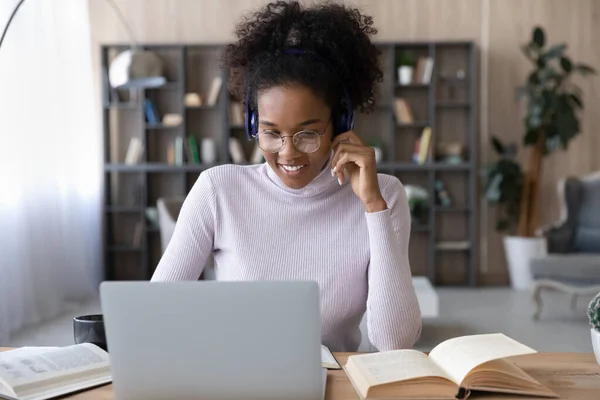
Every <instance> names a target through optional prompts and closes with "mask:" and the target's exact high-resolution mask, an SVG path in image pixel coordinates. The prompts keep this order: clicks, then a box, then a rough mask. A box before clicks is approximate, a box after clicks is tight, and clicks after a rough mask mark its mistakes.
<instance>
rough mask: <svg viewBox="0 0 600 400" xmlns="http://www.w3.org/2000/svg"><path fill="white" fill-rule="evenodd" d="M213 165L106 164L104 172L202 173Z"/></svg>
mask: <svg viewBox="0 0 600 400" xmlns="http://www.w3.org/2000/svg"><path fill="white" fill-rule="evenodd" d="M214 165H215V164H184V165H171V164H166V163H146V164H135V165H129V164H107V165H106V166H105V168H104V169H105V171H111V172H202V171H204V170H205V169H208V168H210V167H212V166H214Z"/></svg>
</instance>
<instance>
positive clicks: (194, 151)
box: [186, 135, 200, 164]
mask: <svg viewBox="0 0 600 400" xmlns="http://www.w3.org/2000/svg"><path fill="white" fill-rule="evenodd" d="M186 148H187V152H186V153H187V158H188V162H191V163H193V164H200V153H199V149H198V142H197V141H196V137H195V136H192V135H189V136H188V137H187V146H186Z"/></svg>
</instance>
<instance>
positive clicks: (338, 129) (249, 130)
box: [245, 47, 354, 140]
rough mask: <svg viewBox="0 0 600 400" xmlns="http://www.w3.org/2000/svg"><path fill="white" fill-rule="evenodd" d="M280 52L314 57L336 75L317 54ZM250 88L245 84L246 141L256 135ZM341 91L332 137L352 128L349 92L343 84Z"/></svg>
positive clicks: (284, 50) (287, 50) (256, 112)
mask: <svg viewBox="0 0 600 400" xmlns="http://www.w3.org/2000/svg"><path fill="white" fill-rule="evenodd" d="M282 52H283V54H299V55H305V54H308V55H311V56H313V57H315V58H316V59H318V60H319V61H321V62H322V63H323V64H325V65H327V66H328V67H329V68H330V69H331V70H332V72H334V73H337V72H336V70H335V68H333V65H331V63H330V62H329V61H328V60H327V59H325V58H324V57H322V56H320V55H319V54H317V53H315V52H313V51H310V50H304V49H299V48H295V47H290V48H285V49H283V50H282ZM259 68H260V66H259ZM257 70H258V69H257ZM251 87H252V83H249V84H247V87H246V104H245V128H246V135H247V136H248V140H252V139H253V138H255V137H256V136H257V135H258V107H257V108H256V109H253V108H251V107H250V99H251V96H250V92H251ZM342 89H343V92H344V102H345V104H344V107H343V109H342V110H341V112H340V115H339V116H336V118H338V119H337V121H334V135H337V134H339V133H343V132H347V131H349V130H352V129H353V128H354V112H353V107H352V99H351V97H350V91H349V90H348V88H347V87H346V85H344V84H343V83H342Z"/></svg>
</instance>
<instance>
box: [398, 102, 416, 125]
mask: <svg viewBox="0 0 600 400" xmlns="http://www.w3.org/2000/svg"><path fill="white" fill-rule="evenodd" d="M394 117H395V118H396V124H397V125H403V124H412V123H413V122H415V116H414V113H413V111H412V108H411V107H410V103H409V102H408V100H406V99H403V98H402V97H396V98H395V99H394Z"/></svg>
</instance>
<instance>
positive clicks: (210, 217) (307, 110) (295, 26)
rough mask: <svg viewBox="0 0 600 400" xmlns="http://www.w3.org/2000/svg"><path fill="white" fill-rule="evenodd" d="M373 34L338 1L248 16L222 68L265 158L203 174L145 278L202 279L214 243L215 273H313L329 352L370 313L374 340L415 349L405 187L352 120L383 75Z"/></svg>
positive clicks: (351, 338)
mask: <svg viewBox="0 0 600 400" xmlns="http://www.w3.org/2000/svg"><path fill="white" fill-rule="evenodd" d="M374 33H376V30H375V29H374V28H373V27H372V19H371V18H370V17H368V16H364V15H362V14H361V13H360V12H359V11H357V10H354V9H350V8H347V7H345V6H342V5H337V4H328V5H315V6H312V7H310V8H302V6H301V5H299V4H298V3H296V2H277V3H272V4H269V5H267V6H266V7H265V8H264V9H262V10H260V11H258V12H256V13H254V14H252V15H250V16H248V17H247V18H246V19H244V21H243V22H242V23H241V24H240V25H239V26H238V27H237V30H236V34H237V37H238V40H237V42H236V43H235V44H232V45H230V46H229V47H228V48H227V52H226V55H225V66H226V67H227V68H229V70H230V71H232V72H233V73H232V74H231V77H232V78H231V81H230V88H231V90H232V92H233V94H234V95H236V96H238V97H239V98H240V99H241V100H243V101H244V102H245V103H246V104H247V131H248V134H249V135H250V136H251V137H252V138H254V139H255V140H257V141H258V145H259V146H260V148H261V150H262V152H263V155H264V158H265V160H266V162H265V163H263V164H260V165H248V166H240V165H223V166H217V167H214V168H211V169H208V170H206V171H204V172H203V173H202V174H201V175H200V177H199V178H198V180H197V182H196V184H195V185H194V187H193V188H192V190H191V191H190V193H189V195H188V196H187V198H186V200H185V203H184V204H183V207H182V209H181V212H180V215H179V218H178V222H177V226H176V229H175V232H174V234H173V237H172V239H171V241H170V242H169V245H168V247H167V249H166V251H165V253H164V255H163V257H162V259H161V260H160V263H159V265H158V266H157V269H156V271H155V273H154V275H153V277H152V281H169V280H197V279H198V278H199V276H200V274H201V272H202V270H203V268H204V265H205V263H206V261H207V259H208V257H209V256H210V255H211V254H212V255H213V256H214V260H215V273H216V278H217V280H314V281H317V282H318V284H319V286H320V289H321V310H322V311H321V312H322V342H323V344H325V345H327V346H328V347H329V348H330V349H332V350H333V351H354V350H356V349H357V347H358V345H359V344H360V342H361V333H360V330H359V324H360V322H361V319H362V317H363V315H364V313H365V312H366V313H367V326H368V335H369V339H370V341H371V343H372V344H373V345H374V346H375V347H376V348H377V349H379V350H388V349H397V348H410V347H412V346H413V344H414V343H415V341H416V340H417V338H418V337H419V335H420V332H421V314H420V311H419V305H418V303H417V298H416V295H415V292H414V289H413V286H412V281H411V271H410V265H409V262H408V242H409V235H410V223H411V219H410V212H409V208H408V203H407V198H406V193H405V191H404V188H403V186H402V184H401V183H400V181H399V180H398V179H397V178H395V177H393V176H389V175H383V174H377V169H376V165H375V156H374V151H373V149H372V148H370V147H368V146H366V145H365V144H364V143H363V142H362V140H361V139H360V137H359V135H358V134H357V133H356V132H354V131H353V130H352V126H351V121H352V111H353V109H354V108H355V107H360V108H361V109H362V110H363V111H369V110H371V109H372V107H373V105H374V90H375V84H376V82H377V81H380V80H381V78H382V73H381V71H380V69H379V67H378V51H377V49H376V47H375V46H374V45H373V44H372V43H371V41H370V35H372V34H374Z"/></svg>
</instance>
